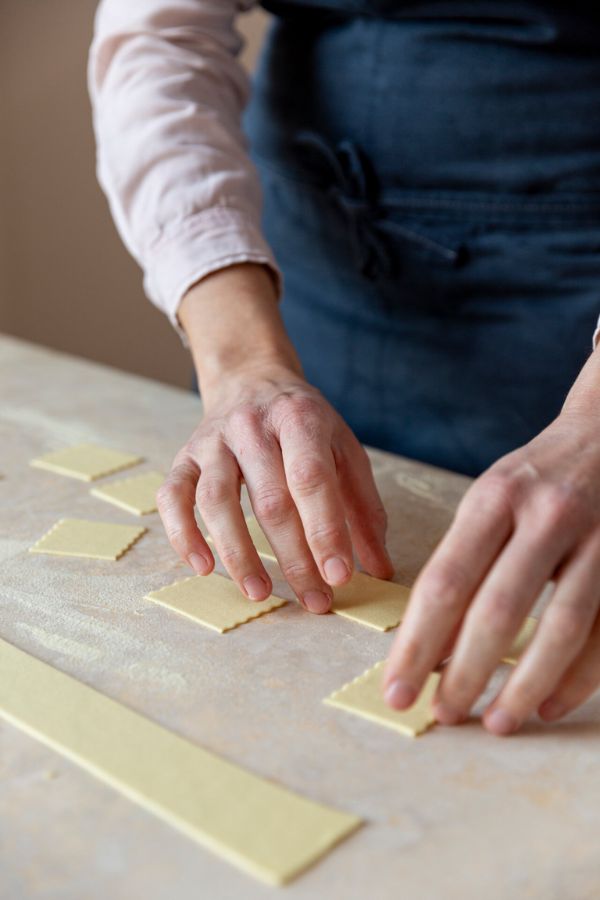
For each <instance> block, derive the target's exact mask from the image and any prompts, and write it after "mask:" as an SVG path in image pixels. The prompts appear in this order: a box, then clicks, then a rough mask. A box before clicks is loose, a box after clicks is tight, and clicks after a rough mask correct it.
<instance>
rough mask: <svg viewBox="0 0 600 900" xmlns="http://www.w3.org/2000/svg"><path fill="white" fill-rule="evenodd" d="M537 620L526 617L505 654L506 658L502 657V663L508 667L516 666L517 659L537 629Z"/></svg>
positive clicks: (533, 617)
mask: <svg viewBox="0 0 600 900" xmlns="http://www.w3.org/2000/svg"><path fill="white" fill-rule="evenodd" d="M537 625H538V620H537V619H536V618H535V616H527V618H526V619H525V621H524V623H523V625H522V626H521V630H520V631H519V633H518V635H517V636H516V638H515V639H514V641H513V644H512V647H511V648H510V650H509V651H508V653H507V654H506V656H503V657H502V662H504V663H508V665H510V666H516V664H517V662H518V661H519V657H520V656H521V654H522V653H523V651H524V650H525V648H526V647H527V645H528V644H529V642H530V640H531V638H532V637H533V634H534V632H535V630H536V628H537Z"/></svg>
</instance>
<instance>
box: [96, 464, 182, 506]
mask: <svg viewBox="0 0 600 900" xmlns="http://www.w3.org/2000/svg"><path fill="white" fill-rule="evenodd" d="M164 480H165V476H164V475H161V473H160V472H144V473H143V474H142V475H133V476H131V477H130V478H120V479H119V480H118V481H111V482H110V484H103V485H102V486H101V487H95V488H92V489H91V490H90V494H92V495H93V496H94V497H99V498H100V500H106V501H107V502H108V503H114V505H115V506H119V507H120V508H121V509H126V510H127V512H131V513H134V514H135V515H137V516H146V515H148V514H149V513H153V512H156V511H157V509H158V506H157V504H156V492H157V490H158V489H159V487H160V486H161V484H162V483H163V481H164Z"/></svg>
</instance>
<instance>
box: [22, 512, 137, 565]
mask: <svg viewBox="0 0 600 900" xmlns="http://www.w3.org/2000/svg"><path fill="white" fill-rule="evenodd" d="M147 530H148V529H147V528H141V527H140V526H139V525H115V524H114V523H113V522H90V521H88V520H87V519H59V520H58V522H57V523H56V524H55V525H53V526H52V528H51V529H50V531H48V532H46V534H45V535H44V536H43V537H41V538H40V539H39V541H38V542H37V543H36V544H34V545H33V547H30V548H29V552H30V553H50V554H52V555H54V556H87V557H89V558H90V559H112V560H116V559H120V557H121V556H123V554H124V553H126V552H127V550H129V548H130V547H132V546H133V545H134V544H135V542H136V541H138V540H139V539H140V538H141V536H142V535H143V534H145V533H146V531H147Z"/></svg>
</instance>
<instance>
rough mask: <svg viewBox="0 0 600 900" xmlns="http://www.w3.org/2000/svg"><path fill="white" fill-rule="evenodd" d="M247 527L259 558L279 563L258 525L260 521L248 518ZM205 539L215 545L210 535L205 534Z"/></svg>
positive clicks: (253, 517)
mask: <svg viewBox="0 0 600 900" xmlns="http://www.w3.org/2000/svg"><path fill="white" fill-rule="evenodd" d="M246 525H247V526H248V531H249V532H250V538H251V540H252V543H253V544H254V546H255V547H256V552H257V553H258V555H259V556H264V557H265V559H270V560H272V561H273V562H277V557H276V556H275V554H274V552H273V548H272V547H271V545H270V543H269V542H268V540H267V536H266V534H265V533H264V531H263V530H262V528H261V527H260V525H259V524H258V520H257V519H256V518H255V516H246ZM204 537H205V538H206V540H207V541H208V543H209V544H214V541H213V539H212V537H211V536H210V534H208V533H207V532H204Z"/></svg>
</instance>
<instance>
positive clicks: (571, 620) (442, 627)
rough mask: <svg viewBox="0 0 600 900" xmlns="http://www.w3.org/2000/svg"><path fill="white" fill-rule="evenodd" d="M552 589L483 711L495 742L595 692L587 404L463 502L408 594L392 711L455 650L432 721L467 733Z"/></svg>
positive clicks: (598, 474)
mask: <svg viewBox="0 0 600 900" xmlns="http://www.w3.org/2000/svg"><path fill="white" fill-rule="evenodd" d="M596 365H597V364H596ZM550 579H552V580H553V581H554V582H555V585H556V586H555V588H554V591H553V594H552V597H551V600H550V602H549V604H548V606H547V608H546V609H545V611H544V613H543V615H542V618H541V620H540V622H539V624H538V627H537V629H536V632H535V633H534V636H533V639H532V640H531V642H530V644H529V646H528V647H527V648H526V650H525V651H524V653H523V655H522V656H521V658H520V660H519V662H518V665H517V666H516V668H515V669H514V670H513V671H512V672H511V674H510V675H509V677H508V679H507V680H506V682H505V684H504V685H503V687H502V689H501V690H500V692H499V693H498V695H497V696H496V697H495V698H494V700H493V701H492V702H491V703H490V704H489V705H488V706H487V708H486V710H485V713H484V717H483V722H484V725H485V726H486V728H487V729H488V730H489V731H490V732H492V733H495V734H509V733H511V732H514V731H516V730H517V729H518V728H519V727H520V725H521V724H522V723H523V721H524V720H525V719H526V718H527V717H528V716H529V715H530V714H531V713H532V712H533V711H535V710H537V711H538V713H539V715H540V716H541V717H542V719H544V720H547V721H551V720H555V719H558V718H560V717H561V716H563V715H565V714H566V713H567V712H570V711H571V710H573V709H574V708H575V707H577V706H579V705H580V704H581V703H583V702H584V701H585V700H586V699H587V698H588V697H589V696H590V695H591V694H592V693H593V692H594V691H595V690H596V688H598V687H599V686H600V617H599V615H598V611H599V608H600V431H599V429H598V425H597V421H596V416H594V415H593V412H592V411H591V410H590V408H589V407H587V406H585V405H582V404H581V403H573V404H571V405H570V406H567V407H563V412H561V414H560V415H559V416H558V417H557V418H556V419H555V420H554V422H552V423H551V425H549V426H548V427H547V428H546V429H545V430H544V431H543V432H542V433H541V434H540V435H538V436H537V437H536V438H535V439H533V440H532V441H531V442H530V443H528V444H526V445H525V446H523V447H521V448H519V449H518V450H515V451H513V452H511V453H509V454H507V455H506V456H504V457H502V458H501V459H499V460H498V461H497V462H496V463H494V465H492V466H491V467H490V468H489V469H488V470H487V471H486V472H485V473H483V475H481V476H480V477H479V478H477V479H476V480H475V481H474V482H473V484H472V485H471V486H470V488H469V489H468V490H467V493H466V494H465V496H464V497H463V499H462V501H461V503H460V504H459V507H458V509H457V512H456V515H455V517H454V520H453V522H452V523H451V526H450V528H449V529H448V531H447V532H446V534H445V535H444V537H443V539H442V540H441V541H440V543H439V544H438V546H437V547H436V549H435V550H434V552H433V554H432V556H431V557H430V559H429V560H428V562H427V564H426V565H425V566H424V568H423V569H422V570H421V572H420V573H419V576H418V578H417V580H416V582H415V584H414V587H413V590H412V592H411V598H410V601H409V605H408V608H407V611H406V614H405V617H404V620H403V621H402V623H401V625H400V628H399V630H398V633H397V635H396V638H395V641H394V644H393V646H392V649H391V653H390V656H389V659H388V662H387V666H386V672H385V677H384V690H385V697H386V701H387V702H388V703H389V705H390V706H393V707H395V708H397V709H405V708H406V707H408V706H410V705H411V704H412V702H413V700H414V699H415V697H416V696H417V695H418V694H419V692H420V690H421V687H422V686H423V684H424V681H425V679H426V678H427V676H428V674H429V673H430V672H431V671H432V670H433V669H434V668H435V667H436V666H437V665H438V664H439V662H440V661H441V660H442V659H443V658H444V656H447V655H448V652H449V651H450V649H452V647H453V653H452V657H451V659H450V661H449V662H448V663H447V664H446V666H445V667H444V669H443V673H442V676H441V679H440V682H439V685H438V689H437V693H436V697H435V699H434V713H435V715H436V718H437V719H438V721H440V722H441V723H442V724H448V725H450V724H457V723H459V722H461V721H464V720H465V719H466V718H467V717H468V715H469V711H470V709H471V706H472V705H473V703H474V702H475V701H476V699H477V698H478V696H479V695H480V694H481V692H482V691H483V690H484V688H485V686H486V684H487V682H488V680H489V678H490V676H491V674H492V673H493V671H494V669H495V668H496V666H497V665H498V663H499V661H500V660H501V658H502V657H503V656H505V655H506V653H507V651H508V650H509V648H510V646H511V644H512V642H513V640H514V638H515V636H516V635H517V632H518V631H519V629H520V627H521V625H522V622H523V619H524V617H525V616H526V614H527V612H528V611H529V610H530V608H531V607H532V606H533V604H534V602H535V600H536V599H537V597H538V596H539V594H540V592H541V591H542V589H543V587H544V586H545V584H546V582H547V581H548V580H550Z"/></svg>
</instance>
